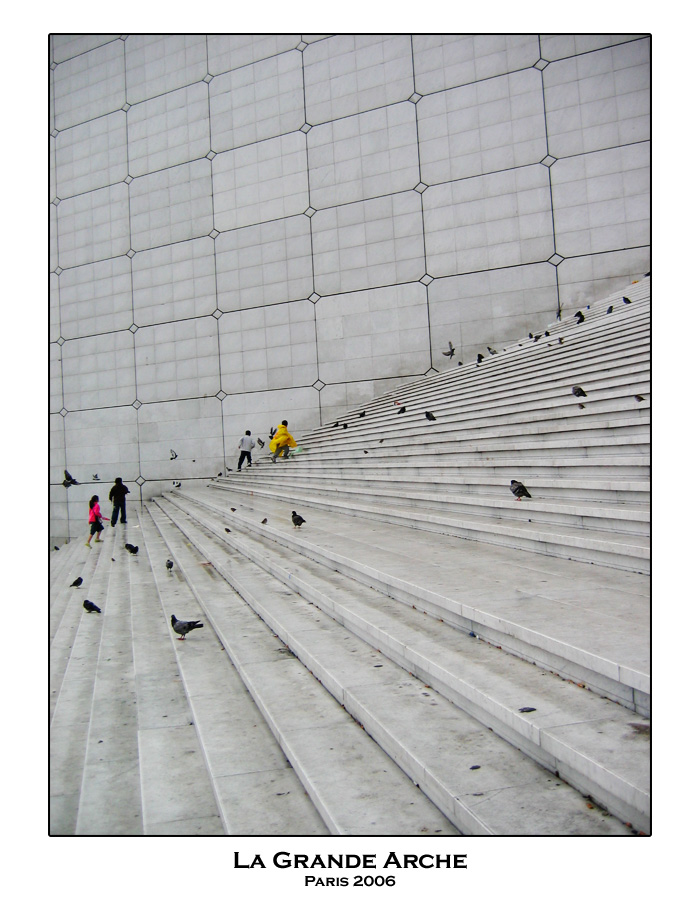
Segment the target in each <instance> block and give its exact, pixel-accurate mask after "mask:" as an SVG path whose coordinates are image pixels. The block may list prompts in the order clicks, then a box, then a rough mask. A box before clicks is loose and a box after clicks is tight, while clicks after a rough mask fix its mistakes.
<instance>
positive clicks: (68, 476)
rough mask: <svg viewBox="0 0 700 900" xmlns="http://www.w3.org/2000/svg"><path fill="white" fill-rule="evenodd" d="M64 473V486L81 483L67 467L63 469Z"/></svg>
mask: <svg viewBox="0 0 700 900" xmlns="http://www.w3.org/2000/svg"><path fill="white" fill-rule="evenodd" d="M63 474H64V475H65V476H66V477H65V481H64V482H63V487H64V488H69V487H70V486H71V485H72V484H80V482H79V481H76V480H75V478H73V476H72V475H71V473H70V472H69V471H68V470H67V469H64V470H63Z"/></svg>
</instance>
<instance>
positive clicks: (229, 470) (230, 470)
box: [226, 466, 234, 472]
mask: <svg viewBox="0 0 700 900" xmlns="http://www.w3.org/2000/svg"><path fill="white" fill-rule="evenodd" d="M226 471H227V472H233V471H234V470H233V469H229V467H228V466H226Z"/></svg>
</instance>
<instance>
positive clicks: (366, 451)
mask: <svg viewBox="0 0 700 900" xmlns="http://www.w3.org/2000/svg"><path fill="white" fill-rule="evenodd" d="M362 452H363V453H365V454H367V453H369V450H363V451H362ZM56 549H57V550H58V547H56Z"/></svg>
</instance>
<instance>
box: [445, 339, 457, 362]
mask: <svg viewBox="0 0 700 900" xmlns="http://www.w3.org/2000/svg"><path fill="white" fill-rule="evenodd" d="M447 346H448V347H449V348H450V349H449V350H443V351H442V355H443V356H447V357H448V358H449V359H452V357H453V356H454V355H455V348H454V347H453V346H452V341H448V342H447Z"/></svg>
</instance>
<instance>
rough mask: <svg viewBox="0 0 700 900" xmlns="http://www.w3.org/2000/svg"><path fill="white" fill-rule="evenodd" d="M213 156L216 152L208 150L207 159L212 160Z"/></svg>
mask: <svg viewBox="0 0 700 900" xmlns="http://www.w3.org/2000/svg"><path fill="white" fill-rule="evenodd" d="M215 156H216V150H210V151H209V153H207V159H214V157H215Z"/></svg>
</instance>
